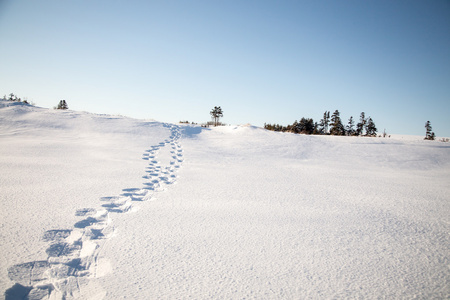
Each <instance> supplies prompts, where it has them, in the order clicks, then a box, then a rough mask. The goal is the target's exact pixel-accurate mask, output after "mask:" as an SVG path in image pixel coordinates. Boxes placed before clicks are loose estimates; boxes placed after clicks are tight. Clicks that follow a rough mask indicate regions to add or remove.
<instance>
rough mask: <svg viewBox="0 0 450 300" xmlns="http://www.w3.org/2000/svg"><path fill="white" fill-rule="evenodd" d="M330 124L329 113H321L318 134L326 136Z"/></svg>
mask: <svg viewBox="0 0 450 300" xmlns="http://www.w3.org/2000/svg"><path fill="white" fill-rule="evenodd" d="M329 124H330V112H329V111H325V112H324V113H323V118H322V119H321V120H320V123H319V126H320V132H321V133H322V134H328V125H329Z"/></svg>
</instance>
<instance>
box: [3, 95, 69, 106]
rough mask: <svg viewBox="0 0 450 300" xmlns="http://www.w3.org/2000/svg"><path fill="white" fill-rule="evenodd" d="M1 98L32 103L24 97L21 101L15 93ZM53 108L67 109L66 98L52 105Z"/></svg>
mask: <svg viewBox="0 0 450 300" xmlns="http://www.w3.org/2000/svg"><path fill="white" fill-rule="evenodd" d="M3 99H6V100H8V101H15V102H23V103H25V104H31V105H34V103H33V102H31V103H29V102H28V100H27V99H24V100H23V101H22V99H21V98H19V97H17V95H14V94H13V93H11V94H9V96H8V97H6V95H4V96H3ZM53 108H54V109H69V106H68V105H67V102H66V100H61V101H59V104H58V106H55V107H53Z"/></svg>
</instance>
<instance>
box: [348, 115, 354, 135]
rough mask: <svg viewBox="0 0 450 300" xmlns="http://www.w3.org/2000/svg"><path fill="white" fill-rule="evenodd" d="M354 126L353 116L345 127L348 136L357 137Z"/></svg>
mask: <svg viewBox="0 0 450 300" xmlns="http://www.w3.org/2000/svg"><path fill="white" fill-rule="evenodd" d="M354 126H355V122H354V121H353V116H351V117H350V119H348V123H347V126H346V127H345V132H346V133H347V135H350V136H351V135H355V133H356V131H355V129H354V128H353V127H354Z"/></svg>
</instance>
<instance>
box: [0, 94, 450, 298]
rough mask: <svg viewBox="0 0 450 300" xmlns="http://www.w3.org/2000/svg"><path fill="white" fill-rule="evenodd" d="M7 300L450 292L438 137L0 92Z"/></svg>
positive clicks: (445, 178)
mask: <svg viewBox="0 0 450 300" xmlns="http://www.w3.org/2000/svg"><path fill="white" fill-rule="evenodd" d="M0 168H1V172H0V183H1V185H0V200H1V205H2V209H1V211H0V220H1V227H0V252H1V253H2V255H1V256H0V286H1V290H2V291H3V292H5V293H6V294H5V298H6V299H17V298H18V297H19V296H21V295H25V294H27V293H29V297H30V298H33V299H42V298H45V297H50V298H51V299H63V298H65V299H71V298H75V299H102V298H103V299H119V298H130V299H157V298H168V299H179V298H189V297H190V298H196V299H205V298H232V299H241V298H251V299H252V298H253V299H267V298H270V299H273V298H289V299H292V298H295V299H303V298H316V299H318V298H369V299H371V298H441V299H442V298H449V297H450V269H449V268H450V262H449V253H450V252H449V250H450V249H449V246H450V238H449V232H450V218H449V215H450V203H449V200H450V196H449V195H450V184H449V183H450V181H449V178H450V143H442V142H438V141H424V140H423V139H422V137H402V136H394V135H393V136H392V137H391V138H357V137H333V136H305V135H294V134H288V133H276V132H269V131H266V130H263V129H260V128H256V127H253V126H248V125H246V126H228V127H219V128H210V129H204V128H200V127H195V126H189V125H175V124H164V123H160V122H156V121H149V120H134V119H130V118H125V117H120V116H108V115H94V114H89V113H84V112H74V111H56V110H48V109H43V108H37V107H32V106H27V105H24V104H19V103H11V102H7V101H0Z"/></svg>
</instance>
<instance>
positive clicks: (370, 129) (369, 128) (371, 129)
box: [366, 117, 377, 136]
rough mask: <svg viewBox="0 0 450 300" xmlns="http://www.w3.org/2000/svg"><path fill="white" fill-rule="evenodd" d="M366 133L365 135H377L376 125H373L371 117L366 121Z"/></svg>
mask: <svg viewBox="0 0 450 300" xmlns="http://www.w3.org/2000/svg"><path fill="white" fill-rule="evenodd" d="M366 135H367V136H376V135H377V127H376V126H375V122H374V121H373V120H372V118H371V117H369V119H367V122H366Z"/></svg>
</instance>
